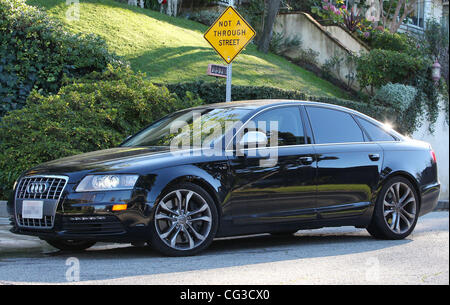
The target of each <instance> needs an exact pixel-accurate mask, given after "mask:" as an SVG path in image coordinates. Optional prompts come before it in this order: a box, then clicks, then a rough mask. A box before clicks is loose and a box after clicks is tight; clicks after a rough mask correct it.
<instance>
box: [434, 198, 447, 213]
mask: <svg viewBox="0 0 450 305" xmlns="http://www.w3.org/2000/svg"><path fill="white" fill-rule="evenodd" d="M434 210H435V211H448V200H439V202H438V204H437V206H436V208H435V209H434Z"/></svg>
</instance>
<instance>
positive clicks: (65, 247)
mask: <svg viewBox="0 0 450 305" xmlns="http://www.w3.org/2000/svg"><path fill="white" fill-rule="evenodd" d="M45 241H46V242H47V243H48V244H49V245H51V246H53V247H55V248H57V249H59V250H62V251H82V250H86V249H87V248H90V247H92V246H93V245H95V242H94V241H84V240H64V239H47V240H45Z"/></svg>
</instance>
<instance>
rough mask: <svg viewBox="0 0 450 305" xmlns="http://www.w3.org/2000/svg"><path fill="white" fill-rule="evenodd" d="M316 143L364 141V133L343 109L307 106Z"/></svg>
mask: <svg viewBox="0 0 450 305" xmlns="http://www.w3.org/2000/svg"><path fill="white" fill-rule="evenodd" d="M306 109H307V112H308V117H309V120H310V122H311V127H312V129H313V133H314V138H315V140H316V144H327V143H351V142H364V134H363V131H362V130H361V128H360V127H359V126H358V124H357V123H356V121H355V120H354V119H353V117H352V116H351V115H350V114H348V113H346V112H343V111H339V110H334V109H328V108H323V107H312V106H307V107H306Z"/></svg>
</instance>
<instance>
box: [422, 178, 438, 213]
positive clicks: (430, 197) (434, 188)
mask: <svg viewBox="0 0 450 305" xmlns="http://www.w3.org/2000/svg"><path fill="white" fill-rule="evenodd" d="M440 191H441V185H440V184H439V183H436V184H431V185H428V186H426V187H425V188H424V189H422V195H421V200H420V202H421V204H420V213H419V216H423V215H425V214H427V213H430V212H432V211H434V209H435V208H436V206H437V204H438V201H439V194H440Z"/></svg>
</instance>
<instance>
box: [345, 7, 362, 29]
mask: <svg viewBox="0 0 450 305" xmlns="http://www.w3.org/2000/svg"><path fill="white" fill-rule="evenodd" d="M343 17H344V25H345V27H346V28H347V29H348V30H349V31H350V32H351V33H353V32H355V31H356V30H357V29H358V25H359V24H360V23H361V21H362V20H363V17H362V16H361V15H360V14H359V9H357V8H355V7H353V8H352V9H351V10H350V11H349V10H347V9H345V10H343Z"/></svg>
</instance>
